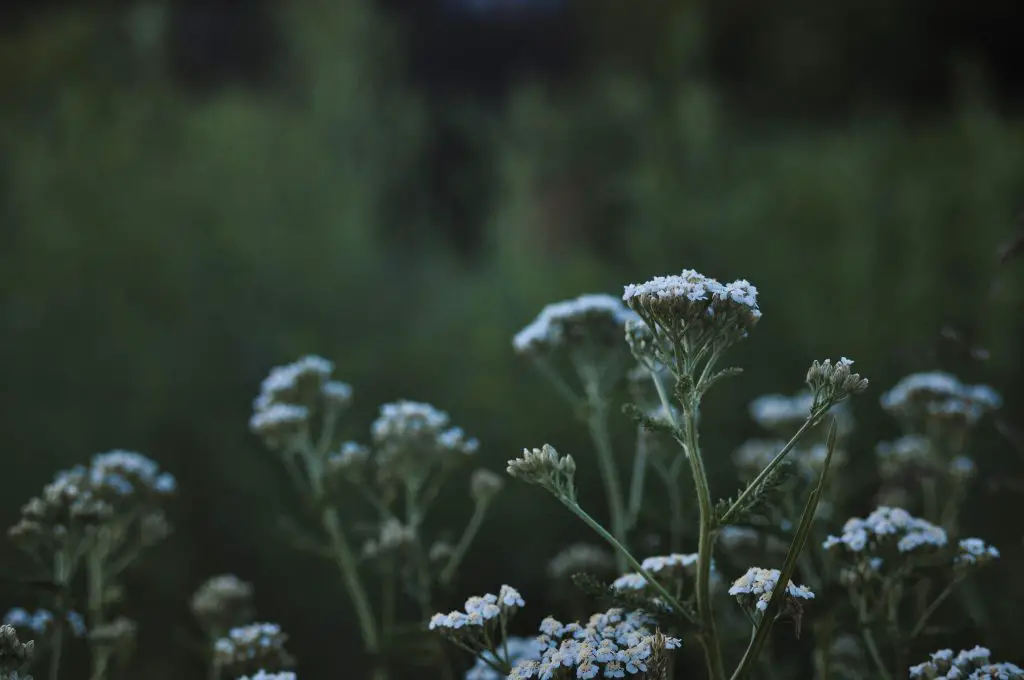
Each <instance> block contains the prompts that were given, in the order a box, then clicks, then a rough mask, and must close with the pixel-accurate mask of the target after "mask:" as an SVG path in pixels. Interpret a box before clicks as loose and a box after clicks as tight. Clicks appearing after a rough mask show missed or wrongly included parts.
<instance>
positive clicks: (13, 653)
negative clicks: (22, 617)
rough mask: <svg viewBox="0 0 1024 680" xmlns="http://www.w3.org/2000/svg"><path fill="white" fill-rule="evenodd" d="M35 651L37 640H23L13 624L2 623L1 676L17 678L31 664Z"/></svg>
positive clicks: (0, 626)
mask: <svg viewBox="0 0 1024 680" xmlns="http://www.w3.org/2000/svg"><path fill="white" fill-rule="evenodd" d="M34 653H35V642H33V641H32V640H29V641H28V642H22V641H21V640H19V639H18V632H17V631H16V630H15V629H14V627H13V626H9V625H7V624H3V625H0V678H8V677H11V678H17V677H19V676H18V673H19V672H20V671H21V670H22V669H23V668H25V667H26V666H28V665H29V663H31V661H32V657H33V655H34Z"/></svg>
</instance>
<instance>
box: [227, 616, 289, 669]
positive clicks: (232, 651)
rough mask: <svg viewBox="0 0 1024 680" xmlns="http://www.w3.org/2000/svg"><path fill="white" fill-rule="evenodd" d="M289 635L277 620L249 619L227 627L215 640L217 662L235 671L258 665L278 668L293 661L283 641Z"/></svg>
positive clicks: (258, 667) (264, 667)
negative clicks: (252, 620)
mask: <svg viewBox="0 0 1024 680" xmlns="http://www.w3.org/2000/svg"><path fill="white" fill-rule="evenodd" d="M287 641H288V636H287V635H285V634H284V632H282V631H281V626H279V625H277V624H276V623H252V624H249V625H246V626H239V627H237V628H232V629H231V630H229V631H228V633H227V635H226V636H225V637H222V638H220V639H219V640H217V642H216V643H215V644H214V647H213V653H214V659H215V662H216V663H217V665H218V666H219V667H221V668H225V669H227V670H228V671H230V672H233V673H235V674H236V675H238V674H241V673H246V672H254V671H257V670H260V669H263V670H266V669H270V670H277V669H281V668H286V667H288V666H290V665H292V657H291V655H290V654H289V653H288V652H287V651H286V650H285V648H284V645H285V643H286V642H287Z"/></svg>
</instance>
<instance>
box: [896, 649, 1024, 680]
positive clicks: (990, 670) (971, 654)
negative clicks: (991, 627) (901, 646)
mask: <svg viewBox="0 0 1024 680" xmlns="http://www.w3.org/2000/svg"><path fill="white" fill-rule="evenodd" d="M991 655H992V653H991V652H990V651H989V650H988V649H986V648H985V647H980V646H979V647H974V648H973V649H965V650H963V651H961V652H959V653H958V654H955V655H954V654H953V650H952V649H940V650H939V651H937V652H934V653H933V654H932V655H931V659H930V660H928V661H925V662H924V663H919V664H917V665H916V666H911V667H910V677H911V678H912V679H916V678H921V679H922V680H953V679H954V678H955V679H957V680H983V679H985V678H1000V680H1010V679H1014V680H1019V679H1020V678H1024V670H1021V669H1020V668H1018V667H1017V666H1015V665H1013V664H1012V663H992V661H991Z"/></svg>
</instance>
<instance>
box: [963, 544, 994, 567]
mask: <svg viewBox="0 0 1024 680" xmlns="http://www.w3.org/2000/svg"><path fill="white" fill-rule="evenodd" d="M958 548H959V552H958V554H957V556H956V557H955V558H953V563H954V564H955V565H956V566H957V567H959V568H970V567H981V566H985V565H987V564H990V563H991V562H992V561H993V560H997V559H999V549H998V548H996V547H995V546H992V545H989V544H988V543H985V541H983V540H981V539H980V538H965V539H962V540H961V541H960V544H959V546H958Z"/></svg>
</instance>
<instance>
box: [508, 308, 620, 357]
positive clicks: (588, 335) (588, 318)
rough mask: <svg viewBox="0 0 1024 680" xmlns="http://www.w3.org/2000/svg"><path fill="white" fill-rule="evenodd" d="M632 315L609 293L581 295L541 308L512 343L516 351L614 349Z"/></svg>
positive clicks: (530, 352) (529, 352)
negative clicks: (584, 347) (576, 348)
mask: <svg viewBox="0 0 1024 680" xmlns="http://www.w3.org/2000/svg"><path fill="white" fill-rule="evenodd" d="M635 318H636V314H634V313H633V312H631V311H630V310H629V309H627V308H626V306H625V305H623V304H622V302H621V301H619V300H616V299H615V298H614V297H612V296H611V295H604V294H588V295H581V296H580V297H578V298H575V299H572V300H565V301H564V302H556V303H554V304H550V305H548V306H546V307H544V309H542V310H541V312H540V314H539V315H538V316H537V318H536V319H534V320H533V321H532V322H530V324H529V325H528V326H526V328H524V329H523V330H521V331H519V332H518V333H516V335H515V337H514V338H513V339H512V346H513V347H514V348H515V351H516V352H517V353H518V354H548V353H551V352H553V351H555V350H558V349H561V348H571V347H580V346H586V347H587V348H588V349H605V348H616V347H620V346H621V345H622V333H623V329H624V328H625V325H626V322H627V321H629V320H631V319H635Z"/></svg>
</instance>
